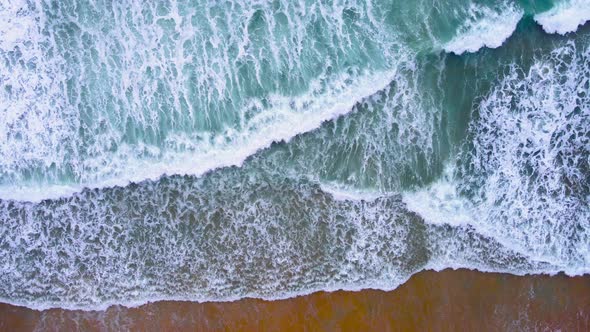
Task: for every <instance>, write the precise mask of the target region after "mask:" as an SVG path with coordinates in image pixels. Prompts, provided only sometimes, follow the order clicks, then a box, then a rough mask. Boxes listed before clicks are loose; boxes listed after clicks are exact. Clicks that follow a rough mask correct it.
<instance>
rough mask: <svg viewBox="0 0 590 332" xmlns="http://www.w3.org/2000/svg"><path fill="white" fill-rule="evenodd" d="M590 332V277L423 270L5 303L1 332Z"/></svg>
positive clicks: (0, 308)
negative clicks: (200, 298)
mask: <svg viewBox="0 0 590 332" xmlns="http://www.w3.org/2000/svg"><path fill="white" fill-rule="evenodd" d="M35 329H37V330H43V331H47V330H49V331H66V330H84V331H101V330H128V329H131V330H143V331H163V330H193V331H194V330H197V331H220V330H222V331H223V330H226V331H230V330H231V331H235V330H242V331H253V330H271V331H318V330H323V331H338V330H351V331H359V330H360V331H363V330H364V331H368V330H377V331H398V330H401V331H408V330H435V331H437V330H446V331H448V330H465V329H467V330H479V331H497V330H522V329H526V330H556V329H561V330H563V331H589V330H590V276H589V275H587V276H584V277H574V278H570V277H566V276H564V275H558V276H553V277H550V276H526V277H519V276H513V275H506V274H498V273H481V272H476V271H469V270H456V271H454V270H445V271H442V272H433V271H424V272H421V273H418V274H417V275H414V276H413V277H412V278H411V279H410V280H409V281H408V282H407V283H405V284H404V285H402V286H400V287H399V288H397V289H396V290H394V291H391V292H384V291H377V290H365V291H362V292H344V291H339V292H333V293H326V292H319V293H315V294H311V295H308V296H301V297H297V298H292V299H287V300H280V301H263V300H257V299H244V300H240V301H235V302H225V303H192V302H168V301H164V302H157V303H151V304H147V305H143V306H141V307H138V308H125V307H111V308H109V309H108V310H106V311H99V312H84V311H68V310H58V309H52V310H47V311H35V310H30V309H26V308H22V307H15V306H11V305H7V304H0V330H1V331H31V330H35Z"/></svg>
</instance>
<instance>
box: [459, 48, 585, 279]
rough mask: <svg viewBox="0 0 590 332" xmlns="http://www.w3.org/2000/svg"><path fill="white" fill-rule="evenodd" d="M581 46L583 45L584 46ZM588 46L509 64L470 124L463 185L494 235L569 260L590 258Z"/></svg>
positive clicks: (572, 263)
mask: <svg viewBox="0 0 590 332" xmlns="http://www.w3.org/2000/svg"><path fill="white" fill-rule="evenodd" d="M580 48H582V47H580ZM589 64H590V49H588V48H587V47H583V49H579V48H577V47H576V46H575V44H574V43H573V42H570V43H568V44H567V45H566V46H563V47H560V48H558V49H556V50H554V51H553V52H552V53H551V55H550V56H547V57H544V58H543V59H540V60H539V61H537V62H536V63H535V64H534V65H533V66H532V68H531V69H530V70H529V71H528V72H524V71H523V70H522V69H521V68H519V67H517V66H511V67H510V69H509V71H508V74H507V75H506V77H505V78H504V79H503V80H502V81H501V82H500V84H499V85H498V86H497V87H496V88H494V89H493V90H492V92H491V93H490V94H489V95H488V96H487V97H486V98H484V99H483V100H482V101H481V102H480V104H479V107H478V114H479V117H478V118H477V120H476V121H474V122H473V123H472V124H471V129H470V130H471V133H472V135H473V138H474V140H473V145H474V150H473V151H472V152H469V153H466V154H465V155H464V156H463V157H464V159H465V160H466V161H468V162H467V164H466V166H465V167H464V168H463V169H462V170H461V187H460V188H461V191H462V192H464V193H468V194H469V196H470V197H471V199H472V201H473V202H474V204H475V205H476V206H477V209H478V210H479V211H480V213H481V216H482V218H476V219H475V220H474V221H475V222H476V223H478V224H479V225H480V226H481V227H485V228H486V229H487V230H488V232H489V233H490V234H492V235H493V236H494V237H495V238H498V239H505V242H506V243H508V242H510V243H511V245H512V246H513V247H514V248H518V250H519V251H521V252H527V253H528V254H529V255H530V256H531V257H533V258H535V259H537V260H543V261H547V262H551V263H553V264H555V265H562V266H564V268H575V267H582V268H588V267H589V266H590V256H589V255H588V250H587V243H588V241H589V240H590V205H589V204H588V197H589V194H590V181H589V179H590V174H589V173H588V170H589V169H590V168H589V167H588V165H589V161H590V159H589V158H588V156H590V126H589V123H590V108H589V107H590V99H589V96H588V85H589V84H590V65H589Z"/></svg>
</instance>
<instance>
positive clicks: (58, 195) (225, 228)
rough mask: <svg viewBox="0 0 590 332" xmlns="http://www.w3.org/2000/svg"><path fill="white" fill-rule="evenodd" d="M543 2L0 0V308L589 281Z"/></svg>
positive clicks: (589, 240) (581, 132) (574, 136)
mask: <svg viewBox="0 0 590 332" xmlns="http://www.w3.org/2000/svg"><path fill="white" fill-rule="evenodd" d="M587 20H590V2H589V1H588V0H564V1H534V0H528V1H467V0H452V1H450V0H449V1H438V0H418V1H400V0H390V1H385V0H382V1H368V0H363V1H361V0H359V1H312V0H301V1H246V0H244V1H194V0H191V1H188V0H184V1H182V0H177V1H131V0H129V1H101V0H95V1H81V0H80V1H71V0H65V1H50V0H46V1H43V0H36V1H35V0H20V1H9V2H0V300H2V301H3V302H9V303H14V304H19V305H26V306H29V307H33V308H48V307H63V308H82V309H96V308H104V307H105V306H107V305H110V304H126V305H134V304H141V303H145V302H146V301H155V300H161V299H177V300H194V301H215V300H232V299H237V298H242V297H260V298H268V299H274V298H284V297H290V296H294V295H298V294H305V293H309V292H312V291H316V290H335V289H362V288H379V289H393V288H395V287H397V286H398V285H400V284H401V283H403V282H404V281H405V280H407V278H409V277H410V276H411V275H412V274H413V273H415V272H418V271H421V270H423V269H443V268H447V267H453V268H459V267H464V268H471V269H479V270H483V271H502V272H509V273H515V274H525V273H557V272H560V271H564V272H566V273H567V274H571V275H576V274H582V273H589V272H590V96H589V93H590V26H588V24H584V23H585V22H586V21H587Z"/></svg>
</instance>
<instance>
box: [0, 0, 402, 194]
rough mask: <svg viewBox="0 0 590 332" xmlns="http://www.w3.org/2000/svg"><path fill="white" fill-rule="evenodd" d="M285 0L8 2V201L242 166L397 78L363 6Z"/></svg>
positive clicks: (0, 160) (4, 185)
mask: <svg viewBox="0 0 590 332" xmlns="http://www.w3.org/2000/svg"><path fill="white" fill-rule="evenodd" d="M280 2H281V6H279V7H280V8H281V9H280V10H278V9H277V7H276V3H275V4H271V3H264V2H263V3H259V2H256V3H253V2H250V1H242V0H235V1H228V2H222V3H215V4H207V3H199V2H191V3H186V2H180V1H171V2H170V3H169V4H167V5H155V4H153V3H146V2H143V3H141V2H136V3H133V4H132V5H131V6H123V5H120V4H113V6H105V5H104V4H97V5H96V6H93V5H90V4H78V3H76V1H72V0H64V1H60V2H59V3H56V4H55V5H52V6H48V5H46V4H44V3H42V2H33V1H27V2H24V1H22V2H11V3H10V4H9V5H2V6H3V7H2V11H1V12H0V15H2V18H4V19H5V20H6V22H8V23H6V25H3V26H2V27H1V29H2V30H1V31H0V34H1V35H2V37H3V38H0V39H2V40H3V42H1V43H0V57H1V60H2V61H0V81H1V82H2V83H3V86H2V89H0V118H2V120H3V121H0V137H3V138H6V139H2V140H0V197H2V198H5V199H21V200H29V201H38V200H40V199H43V198H55V197H60V196H63V195H66V194H68V193H71V192H72V191H78V190H81V189H82V188H85V187H90V188H96V187H104V186H114V185H126V184H128V183H129V182H139V181H142V180H145V179H156V178H159V177H160V176H161V175H163V174H194V175H200V174H203V173H204V172H206V171H208V170H211V169H215V168H218V167H223V166H229V165H240V164H241V163H242V161H243V160H244V159H245V158H247V157H248V156H249V155H251V154H253V153H255V152H256V151H258V150H259V149H261V148H264V147H266V146H268V145H269V144H271V143H272V142H274V141H280V140H289V139H290V138H291V137H293V136H294V135H297V134H299V133H302V132H305V131H309V130H312V129H314V128H317V127H318V126H319V125H320V124H321V123H322V122H323V121H326V120H330V119H333V118H335V117H337V116H339V115H342V114H345V113H347V112H350V110H351V109H352V106H354V105H355V103H356V102H358V101H360V100H362V99H363V98H364V97H366V96H369V95H371V94H373V93H374V92H376V91H378V89H381V88H383V87H385V86H387V85H388V84H389V83H390V81H389V80H391V79H392V78H393V76H392V72H393V71H395V70H394V69H392V68H394V67H395V65H394V64H395V63H396V60H397V59H399V58H401V57H404V55H403V54H399V53H403V48H402V47H398V48H395V51H393V49H394V48H393V47H392V45H394V44H396V43H397V42H395V41H394V39H395V38H394V37H392V36H385V35H382V34H381V32H382V31H385V30H384V29H380V28H379V26H377V25H378V24H379V23H378V22H377V21H375V20H371V19H370V18H369V16H370V15H371V13H368V10H369V9H370V8H368V7H367V6H366V4H365V3H364V2H363V1H359V2H354V3H350V6H352V7H351V8H354V10H352V9H351V10H352V11H349V10H348V9H347V10H345V9H344V8H341V7H340V6H330V5H328V4H325V3H322V2H318V3H314V4H313V7H312V8H313V9H311V8H308V7H309V6H310V4H309V3H306V2H292V1H280ZM73 9H75V10H73ZM307 10H313V11H318V12H321V13H322V15H299V13H305V12H306V11H307ZM351 12H354V15H351ZM45 16H47V18H48V19H47V20H45ZM219 17H223V18H224V19H223V20H220V19H219ZM349 19H352V20H354V21H355V23H354V24H349V23H347V22H348V20H349ZM309 30H313V33H309ZM15 31H16V32H15ZM318 41H320V42H318ZM396 45H397V44H396ZM397 52H399V53H397ZM359 54H362V58H360V59H356V58H354V56H356V55H359Z"/></svg>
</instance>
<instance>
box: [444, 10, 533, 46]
mask: <svg viewBox="0 0 590 332" xmlns="http://www.w3.org/2000/svg"><path fill="white" fill-rule="evenodd" d="M523 14H524V12H523V11H522V10H521V9H518V8H516V7H514V6H504V7H502V8H501V9H500V10H495V9H491V8H487V7H480V6H476V5H472V6H471V8H470V10H469V15H470V16H469V18H467V20H466V21H465V23H463V25H462V26H461V27H460V28H459V29H458V31H457V33H456V35H455V37H453V39H451V40H450V41H449V42H447V43H446V44H445V45H444V46H443V48H444V50H445V51H447V52H452V53H455V54H463V53H465V52H468V53H473V52H477V51H478V50H479V49H481V48H482V47H489V48H497V47H500V46H501V45H502V44H503V43H504V42H505V41H506V39H508V37H510V36H511V35H512V33H514V30H516V25H517V24H518V22H519V21H520V19H521V18H522V16H523Z"/></svg>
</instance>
